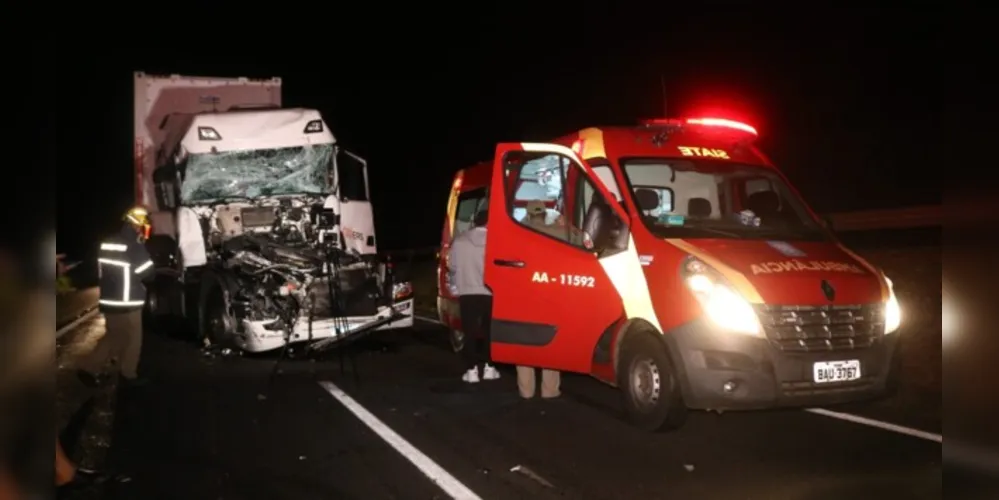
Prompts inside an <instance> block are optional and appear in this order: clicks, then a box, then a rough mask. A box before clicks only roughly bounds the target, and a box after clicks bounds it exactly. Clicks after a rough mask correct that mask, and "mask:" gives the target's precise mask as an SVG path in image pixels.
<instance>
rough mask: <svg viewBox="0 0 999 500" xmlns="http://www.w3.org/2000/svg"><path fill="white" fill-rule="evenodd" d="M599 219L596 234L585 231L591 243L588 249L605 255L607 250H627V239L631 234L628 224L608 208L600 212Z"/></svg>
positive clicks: (599, 254)
mask: <svg viewBox="0 0 999 500" xmlns="http://www.w3.org/2000/svg"><path fill="white" fill-rule="evenodd" d="M600 219H601V220H600V224H598V225H597V226H596V233H597V234H590V233H588V232H587V233H585V234H586V237H587V239H588V240H589V241H590V244H591V245H592V247H590V249H591V250H593V251H594V252H595V253H596V254H597V255H598V256H603V255H606V253H607V252H616V251H621V250H627V249H628V239H629V237H630V236H631V232H630V231H629V229H628V225H627V224H626V223H625V222H624V221H622V220H621V219H620V218H619V217H618V216H617V214H616V213H614V212H613V211H610V210H608V211H606V212H603V213H601V214H600Z"/></svg>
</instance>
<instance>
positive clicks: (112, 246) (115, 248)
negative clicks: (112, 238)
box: [101, 243, 128, 252]
mask: <svg viewBox="0 0 999 500" xmlns="http://www.w3.org/2000/svg"><path fill="white" fill-rule="evenodd" d="M101 250H107V251H109V252H124V251H126V250H128V245H124V244H122V243H101Z"/></svg>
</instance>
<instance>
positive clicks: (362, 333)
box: [308, 311, 407, 353]
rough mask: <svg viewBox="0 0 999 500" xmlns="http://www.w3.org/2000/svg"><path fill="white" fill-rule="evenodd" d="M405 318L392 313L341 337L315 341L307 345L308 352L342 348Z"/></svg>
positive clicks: (394, 312)
mask: <svg viewBox="0 0 999 500" xmlns="http://www.w3.org/2000/svg"><path fill="white" fill-rule="evenodd" d="M405 318H407V315H405V314H401V313H398V312H396V311H392V315H391V316H387V317H384V318H379V319H375V320H372V321H371V322H370V323H366V324H364V325H363V326H361V327H359V328H357V329H355V330H352V331H350V332H348V333H345V334H343V335H339V336H336V337H328V338H325V339H320V340H317V341H315V342H313V343H311V344H309V347H308V350H309V351H310V352H313V353H321V352H325V351H329V350H330V349H332V348H334V347H337V348H339V347H344V346H347V345H349V344H351V343H353V342H356V341H358V340H360V339H362V338H364V337H366V336H368V335H369V334H370V333H371V332H374V331H375V330H377V329H378V328H379V327H382V326H385V325H387V324H389V323H392V322H393V321H399V320H402V319H405Z"/></svg>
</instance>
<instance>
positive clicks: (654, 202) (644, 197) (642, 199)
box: [635, 188, 659, 224]
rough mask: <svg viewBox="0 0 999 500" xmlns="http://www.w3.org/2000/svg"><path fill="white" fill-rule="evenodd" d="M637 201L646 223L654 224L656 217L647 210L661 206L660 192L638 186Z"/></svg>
mask: <svg viewBox="0 0 999 500" xmlns="http://www.w3.org/2000/svg"><path fill="white" fill-rule="evenodd" d="M635 201H636V202H637V203H638V209H639V210H641V212H642V219H644V221H645V223H646V224H654V223H655V222H656V218H655V217H653V216H651V215H647V214H646V213H645V212H647V211H649V210H655V209H656V208H659V193H657V192H655V191H654V190H652V189H647V188H638V189H636V190H635Z"/></svg>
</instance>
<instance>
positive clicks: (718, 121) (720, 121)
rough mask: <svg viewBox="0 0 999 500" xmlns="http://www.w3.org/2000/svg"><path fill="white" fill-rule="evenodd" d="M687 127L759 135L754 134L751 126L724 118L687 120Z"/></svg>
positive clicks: (754, 130)
mask: <svg viewBox="0 0 999 500" xmlns="http://www.w3.org/2000/svg"><path fill="white" fill-rule="evenodd" d="M686 121H687V125H703V126H706V127H725V128H731V129H735V130H741V131H743V132H748V133H750V134H753V135H755V136H759V135H760V134H759V133H757V132H756V129H755V128H754V127H752V126H751V125H748V124H745V123H742V122H737V121H735V120H727V119H725V118H687V120H686Z"/></svg>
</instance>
